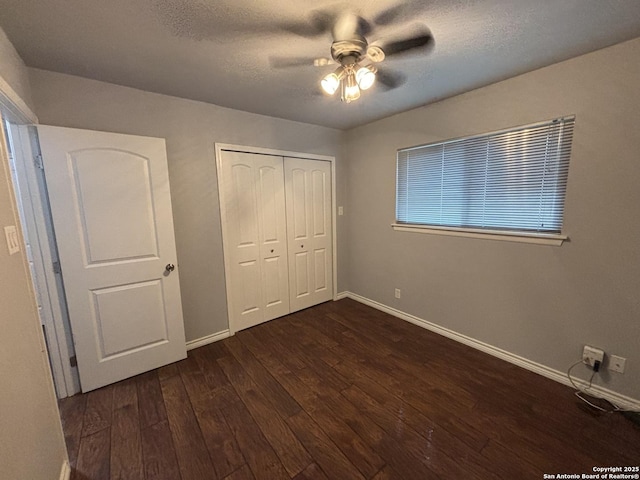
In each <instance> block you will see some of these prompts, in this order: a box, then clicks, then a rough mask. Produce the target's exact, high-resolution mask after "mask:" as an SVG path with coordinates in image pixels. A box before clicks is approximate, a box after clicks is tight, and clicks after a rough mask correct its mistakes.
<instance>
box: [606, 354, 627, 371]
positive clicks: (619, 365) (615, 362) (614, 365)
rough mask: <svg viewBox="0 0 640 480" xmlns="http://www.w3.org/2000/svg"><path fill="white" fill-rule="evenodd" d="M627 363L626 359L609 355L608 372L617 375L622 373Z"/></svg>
mask: <svg viewBox="0 0 640 480" xmlns="http://www.w3.org/2000/svg"><path fill="white" fill-rule="evenodd" d="M626 363H627V359H626V358H624V357H619V356H618V355H611V358H609V370H612V371H614V372H618V373H624V366H625V365H626Z"/></svg>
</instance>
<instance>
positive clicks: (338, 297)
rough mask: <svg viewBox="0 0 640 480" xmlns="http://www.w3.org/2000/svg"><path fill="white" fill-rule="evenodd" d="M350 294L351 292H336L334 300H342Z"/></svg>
mask: <svg viewBox="0 0 640 480" xmlns="http://www.w3.org/2000/svg"><path fill="white" fill-rule="evenodd" d="M348 296H349V292H340V293H337V294H336V296H335V297H334V299H333V300H334V301H338V300H342V299H343V298H347V297H348Z"/></svg>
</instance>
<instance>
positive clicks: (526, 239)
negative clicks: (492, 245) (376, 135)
mask: <svg viewBox="0 0 640 480" xmlns="http://www.w3.org/2000/svg"><path fill="white" fill-rule="evenodd" d="M558 121H573V122H574V125H573V126H574V127H575V115H566V116H562V117H557V118H554V119H551V120H546V121H541V122H536V123H531V124H527V125H520V126H516V127H510V128H506V129H502V130H495V131H492V132H486V133H481V134H476V135H469V136H461V137H456V138H451V139H447V140H444V141H440V142H437V141H436V142H432V143H427V144H421V145H416V146H412V147H406V148H400V149H398V150H397V151H396V195H395V210H396V211H395V215H396V216H395V221H394V223H392V224H391V227H392V228H393V230H395V231H400V232H412V233H423V234H430V235H448V236H457V237H469V238H481V239H488V240H502V241H511V242H520V243H533V244H541V245H552V246H560V245H562V244H563V242H565V241H568V240H569V237H568V235H566V234H565V231H564V228H565V227H564V211H563V218H562V220H563V222H562V226H561V232H560V233H556V232H553V233H551V232H536V231H525V230H510V229H508V228H507V229H502V228H500V229H492V228H481V227H478V228H473V227H458V226H444V225H435V224H423V223H409V222H400V221H398V219H397V218H398V217H397V209H398V176H397V172H398V162H399V160H400V159H399V154H400V152H407V151H410V150H414V149H420V148H425V147H437V146H441V145H442V146H444V145H446V144H449V143H454V142H459V141H461V140H475V139H478V138H483V137H484V138H486V137H491V136H494V135H502V134H508V133H511V132H517V131H522V130H526V129H533V128H538V127H541V126H545V125H551V124H553V122H558ZM570 148H572V145H571V147H570ZM567 175H568V173H567ZM567 183H568V178H567ZM564 202H566V191H565V198H564V200H563V208H564V205H565V203H564Z"/></svg>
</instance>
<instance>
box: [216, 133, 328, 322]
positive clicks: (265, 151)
mask: <svg viewBox="0 0 640 480" xmlns="http://www.w3.org/2000/svg"><path fill="white" fill-rule="evenodd" d="M214 146H215V152H216V173H217V176H218V196H219V204H218V207H219V208H220V220H221V222H222V248H223V250H224V255H223V256H224V270H225V287H226V291H227V323H228V324H229V335H234V334H235V333H236V331H237V330H236V329H235V328H234V327H235V326H234V325H232V322H231V315H230V313H229V305H232V304H233V300H232V297H231V288H230V287H231V285H230V282H229V276H228V274H227V272H230V271H231V264H230V259H229V256H228V255H227V253H226V252H227V251H228V249H229V248H230V246H229V245H227V244H226V243H225V241H228V240H225V237H227V235H225V229H226V225H227V214H226V211H225V209H224V208H223V205H225V198H224V191H223V188H221V183H220V182H221V180H222V152H224V151H232V152H244V153H257V154H262V155H274V156H278V157H295V158H302V159H305V158H306V159H309V160H324V161H327V162H331V202H332V212H331V230H332V233H331V235H332V237H333V238H332V241H333V280H332V281H333V299H334V300H336V299H337V293H336V292H337V291H338V240H337V239H338V237H337V232H336V226H337V225H336V217H337V214H338V212H337V206H336V205H337V200H336V157H333V156H329V155H317V154H313V153H301V152H291V151H288V150H276V149H273V148H262V147H251V146H246V145H233V144H229V143H217V142H216V143H215V144H214Z"/></svg>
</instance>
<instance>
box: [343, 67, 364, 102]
mask: <svg viewBox="0 0 640 480" xmlns="http://www.w3.org/2000/svg"><path fill="white" fill-rule="evenodd" d="M359 98H360V87H358V82H357V81H356V76H355V75H354V73H353V72H349V73H348V74H347V76H346V78H345V79H344V80H343V81H342V101H343V102H345V103H351V102H353V101H354V100H357V99H359Z"/></svg>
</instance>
